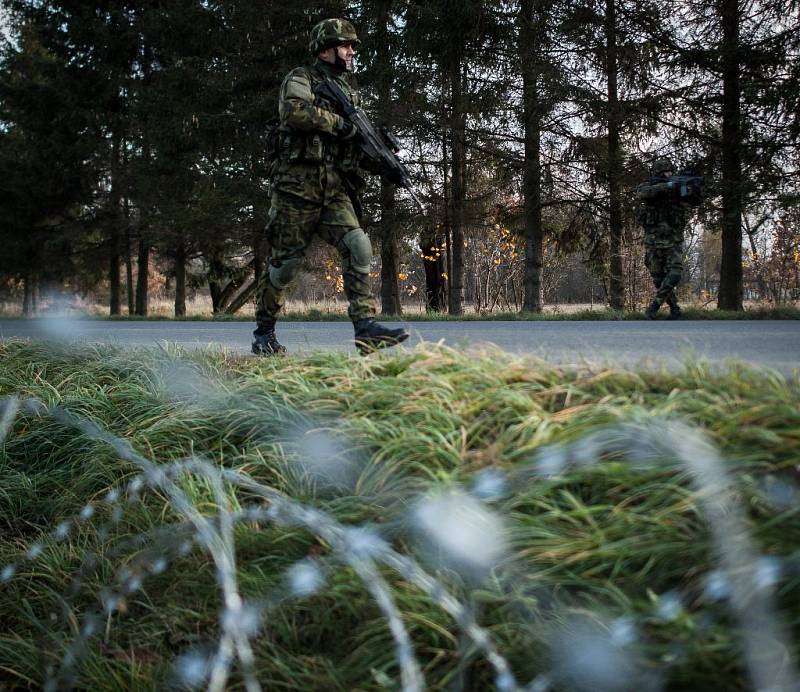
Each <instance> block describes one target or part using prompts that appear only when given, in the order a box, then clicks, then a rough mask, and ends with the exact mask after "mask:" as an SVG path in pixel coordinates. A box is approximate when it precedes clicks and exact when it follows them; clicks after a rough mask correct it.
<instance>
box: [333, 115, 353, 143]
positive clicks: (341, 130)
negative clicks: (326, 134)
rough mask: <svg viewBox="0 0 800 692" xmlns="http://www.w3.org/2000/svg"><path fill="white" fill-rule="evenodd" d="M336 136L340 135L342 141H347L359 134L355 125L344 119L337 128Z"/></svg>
mask: <svg viewBox="0 0 800 692" xmlns="http://www.w3.org/2000/svg"><path fill="white" fill-rule="evenodd" d="M336 134H337V135H339V138H340V139H343V140H345V141H347V140H349V139H353V137H355V136H356V135H357V134H358V130H357V129H356V126H355V125H353V123H351V122H350V121H349V120H345V119H344V118H342V119H341V121H340V124H339V125H338V126H337V128H336Z"/></svg>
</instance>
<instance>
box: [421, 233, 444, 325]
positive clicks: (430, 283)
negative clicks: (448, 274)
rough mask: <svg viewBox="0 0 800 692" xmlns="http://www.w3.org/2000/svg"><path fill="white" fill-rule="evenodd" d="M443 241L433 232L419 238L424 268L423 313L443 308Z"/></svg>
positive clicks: (438, 310) (439, 310)
mask: <svg viewBox="0 0 800 692" xmlns="http://www.w3.org/2000/svg"><path fill="white" fill-rule="evenodd" d="M442 244H443V241H442V239H440V238H437V237H436V234H435V233H433V232H428V233H425V232H423V233H422V234H421V236H420V249H421V250H422V264H423V267H424V268H425V311H426V312H441V311H442V310H443V309H444V306H445V293H446V290H445V284H444V273H445V264H444V248H443V247H442Z"/></svg>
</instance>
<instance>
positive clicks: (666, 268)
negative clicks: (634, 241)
mask: <svg viewBox="0 0 800 692" xmlns="http://www.w3.org/2000/svg"><path fill="white" fill-rule="evenodd" d="M667 170H673V171H674V170H675V169H674V167H673V166H672V164H671V163H670V162H669V161H666V160H661V161H657V162H656V163H655V164H654V166H653V172H654V173H656V174H658V173H662V172H664V171H667ZM636 196H637V198H638V199H639V201H640V203H641V205H642V206H641V207H640V209H639V216H638V220H639V222H640V223H641V224H642V225H643V226H644V247H645V260H644V261H645V265H646V266H647V269H648V270H649V272H650V276H651V277H652V278H653V283H654V284H655V287H656V296H655V299H654V300H653V302H652V303H651V305H650V307H649V308H648V310H647V313H646V315H647V317H648V318H651V319H652V318H654V317H655V314H656V313H657V312H658V309H659V308H660V307H661V305H662V304H663V303H667V305H669V307H670V316H671V317H672V318H673V319H674V318H676V317H678V316H679V315H680V308H679V307H678V301H677V298H676V296H675V288H676V287H677V286H678V284H679V283H680V281H681V278H682V277H683V230H684V227H685V226H686V218H687V214H688V209H689V205H688V204H687V203H685V202H680V201H678V199H677V198H676V197H675V194H674V191H673V189H672V187H671V186H670V185H669V184H668V183H667V182H666V181H665V182H663V183H662V182H657V181H653V180H651V181H650V182H647V183H642V184H641V185H639V186H638V187H637V188H636Z"/></svg>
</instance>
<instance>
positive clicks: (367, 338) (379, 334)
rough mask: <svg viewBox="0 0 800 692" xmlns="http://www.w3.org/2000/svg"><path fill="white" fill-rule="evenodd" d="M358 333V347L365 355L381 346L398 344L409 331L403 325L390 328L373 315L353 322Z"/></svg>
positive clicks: (404, 338)
mask: <svg viewBox="0 0 800 692" xmlns="http://www.w3.org/2000/svg"><path fill="white" fill-rule="evenodd" d="M353 329H355V333H356V348H357V349H358V350H359V351H360V352H361V355H362V356H364V355H366V354H367V353H371V352H372V351H375V350H377V349H379V348H388V347H389V346H396V345H397V344H399V343H400V342H401V341H405V340H406V339H407V338H408V332H407V331H406V330H405V329H403V328H402V327H398V328H397V329H389V328H388V327H384V326H383V325H382V324H381V323H380V322H376V321H375V320H374V319H372V318H371V317H369V318H367V319H365V320H357V321H355V322H353Z"/></svg>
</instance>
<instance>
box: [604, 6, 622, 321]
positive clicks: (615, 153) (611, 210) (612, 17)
mask: <svg viewBox="0 0 800 692" xmlns="http://www.w3.org/2000/svg"><path fill="white" fill-rule="evenodd" d="M615 3H616V0H606V16H605V29H606V78H607V83H608V232H609V254H610V256H609V303H610V305H611V307H612V308H613V309H614V310H622V309H623V308H624V307H625V299H624V290H625V289H624V281H623V273H622V200H621V199H620V179H621V177H622V155H621V150H620V137H619V129H620V120H621V118H620V108H619V94H618V92H617V11H616V5H615Z"/></svg>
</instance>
